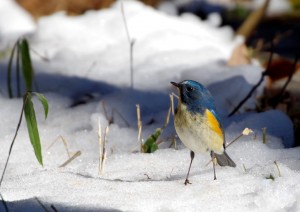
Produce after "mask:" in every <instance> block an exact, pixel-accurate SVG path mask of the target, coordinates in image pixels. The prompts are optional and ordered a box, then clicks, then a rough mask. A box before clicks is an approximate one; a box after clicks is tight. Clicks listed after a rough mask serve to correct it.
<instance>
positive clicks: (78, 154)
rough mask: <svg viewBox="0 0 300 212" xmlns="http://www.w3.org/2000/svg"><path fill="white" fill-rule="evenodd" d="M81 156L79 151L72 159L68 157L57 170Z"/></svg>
mask: <svg viewBox="0 0 300 212" xmlns="http://www.w3.org/2000/svg"><path fill="white" fill-rule="evenodd" d="M80 155H81V151H77V152H76V153H75V154H74V155H73V156H72V157H70V158H69V159H68V160H67V161H66V162H64V163H63V164H62V165H60V166H59V168H62V167H65V166H66V165H68V164H69V163H71V162H72V161H73V160H74V159H75V158H77V157H78V156H80Z"/></svg>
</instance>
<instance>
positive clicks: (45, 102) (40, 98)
mask: <svg viewBox="0 0 300 212" xmlns="http://www.w3.org/2000/svg"><path fill="white" fill-rule="evenodd" d="M33 93H34V94H35V95H36V96H37V97H38V98H39V100H40V102H41V103H42V105H43V107H44V112H45V119H46V118H47V116H48V111H49V105H48V101H47V99H46V97H45V96H44V95H43V94H41V93H37V92H33Z"/></svg>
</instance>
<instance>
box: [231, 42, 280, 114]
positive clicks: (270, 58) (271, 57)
mask: <svg viewBox="0 0 300 212" xmlns="http://www.w3.org/2000/svg"><path fill="white" fill-rule="evenodd" d="M273 52H274V51H273V45H272V49H271V54H270V57H269V61H268V66H267V69H266V70H265V71H264V72H262V73H261V77H260V80H259V81H258V82H257V83H256V85H254V86H253V88H252V89H251V90H250V92H249V93H248V94H247V95H246V96H245V98H244V99H243V100H242V101H240V103H239V104H238V105H237V106H236V107H235V108H234V109H233V110H232V112H231V113H229V115H228V117H231V116H232V115H234V114H235V113H236V112H237V111H238V110H239V109H240V108H241V107H242V106H243V105H244V104H245V102H246V101H247V100H248V99H249V98H250V97H251V96H252V94H253V93H254V91H256V89H257V88H258V87H259V86H260V85H261V83H262V82H263V81H264V78H265V76H266V75H268V72H269V68H270V65H271V62H272V59H273Z"/></svg>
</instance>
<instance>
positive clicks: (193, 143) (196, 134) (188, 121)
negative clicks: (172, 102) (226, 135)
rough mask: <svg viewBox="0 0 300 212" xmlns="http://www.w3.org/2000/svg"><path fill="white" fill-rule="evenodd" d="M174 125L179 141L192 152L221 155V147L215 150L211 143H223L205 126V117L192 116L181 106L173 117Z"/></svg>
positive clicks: (199, 115)
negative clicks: (210, 152)
mask: <svg viewBox="0 0 300 212" xmlns="http://www.w3.org/2000/svg"><path fill="white" fill-rule="evenodd" d="M174 124H175V129H176V132H177V134H178V136H179V138H180V140H181V141H182V142H183V143H184V145H185V146H187V147H188V148H189V149H190V150H192V151H193V152H196V153H199V152H206V151H210V150H213V151H214V152H216V153H218V154H222V153H223V151H224V149H223V146H221V147H218V148H216V147H215V145H213V144H214V143H213V142H220V141H221V142H223V138H221V137H220V136H219V135H218V134H217V133H215V132H214V131H213V130H212V129H211V128H210V127H209V126H208V125H207V124H206V117H204V116H201V114H197V115H192V114H191V113H189V112H188V111H187V109H186V106H185V105H183V104H181V105H180V106H179V107H178V111H177V113H176V115H175V119H174ZM220 139H221V140H220Z"/></svg>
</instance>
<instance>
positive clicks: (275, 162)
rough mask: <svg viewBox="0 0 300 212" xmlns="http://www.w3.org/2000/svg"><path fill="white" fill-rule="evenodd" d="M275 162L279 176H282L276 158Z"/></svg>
mask: <svg viewBox="0 0 300 212" xmlns="http://www.w3.org/2000/svg"><path fill="white" fill-rule="evenodd" d="M274 163H275V165H276V168H277V170H278V176H279V177H281V172H280V169H279V166H278V164H277V161H276V160H275V161H274Z"/></svg>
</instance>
